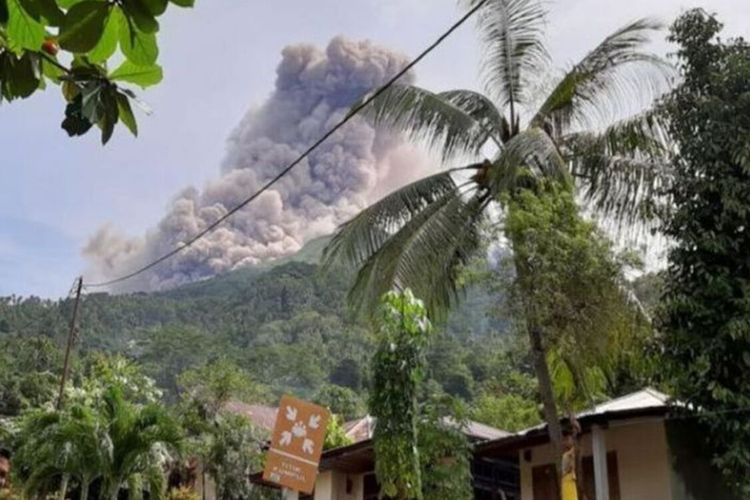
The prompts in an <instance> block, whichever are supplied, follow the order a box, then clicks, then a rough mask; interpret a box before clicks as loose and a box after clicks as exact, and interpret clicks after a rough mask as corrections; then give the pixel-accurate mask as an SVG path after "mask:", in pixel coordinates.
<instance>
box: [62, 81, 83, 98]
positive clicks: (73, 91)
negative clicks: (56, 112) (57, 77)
mask: <svg viewBox="0 0 750 500" xmlns="http://www.w3.org/2000/svg"><path fill="white" fill-rule="evenodd" d="M80 93H81V89H80V87H78V85H76V84H75V82H72V81H70V80H65V81H64V82H63V84H62V94H63V97H64V98H65V100H66V101H68V102H71V101H73V99H75V98H76V97H78V96H79V95H80Z"/></svg>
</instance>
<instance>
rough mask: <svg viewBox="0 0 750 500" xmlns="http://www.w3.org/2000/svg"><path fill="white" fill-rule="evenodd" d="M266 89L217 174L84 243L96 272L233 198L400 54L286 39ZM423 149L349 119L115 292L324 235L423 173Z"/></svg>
mask: <svg viewBox="0 0 750 500" xmlns="http://www.w3.org/2000/svg"><path fill="white" fill-rule="evenodd" d="M282 56H283V57H282V61H281V63H280V64H279V67H278V69H277V79H276V86H275V90H274V92H273V93H272V95H271V96H270V98H269V99H268V100H267V101H266V102H265V103H264V104H263V105H262V106H261V107H260V108H258V109H254V110H251V111H249V112H248V113H247V114H246V115H245V117H244V118H243V119H242V121H241V122H240V124H239V126H238V127H237V128H236V130H235V131H234V132H233V133H232V135H231V137H230V138H229V141H228V148H227V153H226V157H225V158H224V160H223V162H222V164H221V176H220V177H219V178H218V179H217V180H216V181H213V182H210V183H209V184H208V185H206V186H205V187H204V189H203V190H202V191H199V190H197V189H195V188H193V187H190V188H188V189H185V190H184V191H183V192H182V193H181V194H179V195H178V196H177V197H176V199H175V200H174V201H173V202H172V205H171V207H170V210H169V211H168V213H167V214H166V216H165V217H164V218H163V219H162V220H161V222H159V224H158V226H157V227H156V228H154V229H152V230H151V231H149V232H148V233H147V234H146V235H145V236H144V237H142V238H133V239H129V238H125V237H122V236H120V235H118V234H116V233H115V232H114V231H113V230H112V229H111V228H109V227H104V228H102V229H101V230H99V231H98V232H97V233H96V234H95V235H94V236H93V237H92V238H91V240H90V241H89V244H88V245H87V247H86V248H85V250H84V253H85V254H86V255H87V256H88V257H89V260H90V262H91V263H92V267H93V272H94V273H95V274H97V275H98V277H99V278H109V277H113V276H117V275H119V274H121V273H123V272H125V271H130V270H132V269H134V268H137V267H138V266H140V265H143V264H144V263H146V262H148V261H150V260H151V259H153V258H155V257H157V256H159V255H161V254H163V253H165V252H167V251H169V250H171V249H173V248H175V247H176V246H178V245H180V244H181V243H182V242H184V241H186V240H187V239H188V238H190V237H192V236H193V235H195V234H197V233H198V232H199V231H201V230H202V229H204V228H205V227H206V226H207V225H208V224H210V223H212V222H214V221H215V220H216V219H217V218H218V217H220V216H221V215H223V214H225V213H226V212H227V209H228V207H232V206H234V205H236V204H238V203H240V202H241V201H242V200H243V199H244V198H246V197H247V196H248V195H249V194H250V193H252V192H254V191H256V190H257V189H258V188H259V187H260V186H261V185H262V184H263V183H264V182H265V181H267V180H269V179H270V178H272V177H273V176H274V175H275V174H276V173H278V172H279V170H281V169H282V168H283V167H284V166H286V165H287V164H288V163H289V162H291V161H293V160H294V159H295V158H296V157H297V156H298V155H299V154H300V153H301V152H302V151H304V150H305V149H307V147H309V146H310V145H311V144H312V143H313V142H314V141H315V140H316V139H317V138H318V137H320V135H321V134H322V133H323V132H324V131H325V130H327V129H328V128H330V127H331V126H332V125H333V124H334V123H335V122H336V121H338V120H339V119H340V118H342V117H343V116H344V114H345V113H346V112H347V111H348V109H349V107H350V106H351V104H352V103H353V102H354V101H355V100H356V99H358V98H359V97H360V96H361V95H362V94H363V93H364V92H366V91H368V90H371V89H373V88H374V87H377V86H379V85H381V84H383V83H385V82H386V81H387V80H388V79H389V78H390V77H392V76H393V75H394V74H395V73H396V72H397V71H398V70H400V69H401V68H403V67H404V65H405V64H406V62H407V60H406V58H405V57H404V56H402V55H400V54H396V53H393V52H391V51H389V50H386V49H384V48H381V47H378V46H375V45H373V44H371V43H370V42H354V41H350V40H347V39H344V38H340V37H339V38H335V39H333V40H332V41H331V42H330V44H329V45H328V47H327V49H326V51H325V52H322V51H320V50H319V49H317V48H315V47H313V46H310V45H295V46H290V47H287V48H286V49H284V51H283V54H282ZM425 164H426V162H425V161H424V158H423V156H422V155H421V154H419V153H418V152H417V151H416V150H414V149H413V148H411V147H410V146H408V145H405V144H403V143H402V142H401V141H400V139H398V138H397V137H394V136H393V135H391V134H389V133H387V132H383V131H377V130H374V129H373V128H372V127H371V126H370V125H368V124H367V123H365V122H364V121H363V120H360V119H355V120H354V121H353V122H350V124H349V125H347V126H346V127H345V128H344V129H342V130H341V131H339V132H338V133H337V134H336V135H335V136H334V137H332V138H331V139H330V140H329V141H328V142H327V143H326V144H324V145H323V146H322V147H321V148H320V149H318V150H317V151H316V152H314V153H313V154H312V156H311V157H310V158H309V160H308V161H306V162H305V163H304V164H301V165H299V167H298V168H297V169H296V170H294V171H293V172H292V173H291V174H290V175H289V176H287V177H286V178H284V179H283V180H282V181H281V182H280V183H279V184H277V185H276V186H275V187H274V188H273V189H272V190H270V191H268V192H266V193H264V194H263V195H262V196H261V197H260V198H259V199H257V200H256V201H255V202H253V203H252V204H251V205H249V206H248V207H247V208H245V209H243V210H242V211H241V212H239V213H237V214H235V215H234V217H233V218H232V219H230V221H228V222H227V223H225V225H223V226H222V227H220V228H219V229H217V230H215V231H214V232H213V233H211V234H210V235H208V236H207V237H205V238H204V239H203V240H201V241H199V242H197V243H196V244H195V245H193V246H192V247H191V248H189V249H187V250H186V251H185V252H183V253H181V254H180V255H179V256H178V257H175V258H173V259H172V260H170V261H168V262H165V263H163V264H162V265H161V266H159V267H157V268H155V269H153V270H152V271H151V272H149V273H145V274H144V275H143V276H141V277H138V278H137V279H135V280H133V281H131V282H128V283H126V284H124V286H123V287H122V288H120V289H118V291H130V290H154V289H162V288H166V287H170V286H174V285H178V284H181V283H185V282H189V281H194V280H197V279H201V278H205V277H209V276H213V275H215V274H217V273H220V272H224V271H228V270H231V269H234V268H237V267H240V266H245V265H250V264H257V263H260V262H263V261H267V260H272V259H276V258H278V257H282V256H284V255H288V254H291V253H294V252H296V251H297V250H299V249H300V248H301V246H302V245H303V244H304V243H305V241H307V240H309V239H311V238H315V237H317V236H321V235H324V234H329V233H331V232H332V231H333V230H334V229H335V228H336V226H338V225H339V224H341V223H342V222H345V221H346V220H348V219H349V218H350V217H352V216H353V215H354V214H356V213H357V212H358V211H359V210H361V209H362V208H364V207H365V206H367V205H368V204H369V203H371V202H373V201H375V200H376V199H377V198H379V197H380V196H381V195H383V194H385V193H386V192H388V191H390V190H392V189H394V188H396V187H398V186H400V185H402V184H404V183H405V182H407V181H409V180H412V179H414V178H416V177H418V176H419V175H421V174H424V172H425V170H426V169H425Z"/></svg>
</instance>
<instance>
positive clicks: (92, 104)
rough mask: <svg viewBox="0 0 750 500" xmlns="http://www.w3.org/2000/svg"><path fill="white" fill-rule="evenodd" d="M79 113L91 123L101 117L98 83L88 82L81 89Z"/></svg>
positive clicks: (100, 97) (100, 90)
mask: <svg viewBox="0 0 750 500" xmlns="http://www.w3.org/2000/svg"><path fill="white" fill-rule="evenodd" d="M81 114H82V115H83V117H84V118H86V119H87V120H88V121H90V122H91V123H96V122H98V121H99V118H101V115H102V86H101V85H99V84H98V83H90V84H88V85H86V86H84V87H83V89H81Z"/></svg>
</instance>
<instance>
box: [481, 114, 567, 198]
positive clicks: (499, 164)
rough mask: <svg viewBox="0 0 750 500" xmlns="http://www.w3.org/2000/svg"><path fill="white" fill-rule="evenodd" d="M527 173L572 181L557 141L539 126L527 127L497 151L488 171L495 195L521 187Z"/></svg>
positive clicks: (561, 180) (536, 176) (560, 180)
mask: <svg viewBox="0 0 750 500" xmlns="http://www.w3.org/2000/svg"><path fill="white" fill-rule="evenodd" d="M524 174H526V175H531V176H532V177H533V178H542V177H545V178H553V179H556V180H557V181H559V182H563V183H568V182H569V178H568V172H567V165H566V163H565V161H564V159H563V157H562V155H561V152H560V150H559V149H558V147H557V144H556V143H555V142H554V141H553V140H552V139H551V138H550V136H549V135H547V133H546V132H545V131H543V130H541V129H539V128H528V129H526V130H524V131H522V132H520V133H518V134H517V135H515V136H514V137H513V138H512V139H511V140H510V141H508V143H507V144H506V145H505V149H504V150H503V151H501V152H500V153H499V154H498V156H497V158H496V159H495V161H494V162H493V168H492V169H491V170H490V172H489V175H490V180H489V185H490V189H491V192H492V195H493V197H495V198H497V197H498V196H500V195H502V194H503V193H508V192H510V191H512V190H514V189H515V188H516V187H519V185H520V184H522V183H523V175H524Z"/></svg>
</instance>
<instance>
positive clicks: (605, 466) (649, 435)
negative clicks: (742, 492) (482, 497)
mask: <svg viewBox="0 0 750 500" xmlns="http://www.w3.org/2000/svg"><path fill="white" fill-rule="evenodd" d="M673 409H674V408H673V407H671V406H670V405H669V398H668V396H666V395H665V394H662V393H660V392H658V391H656V390H654V389H649V388H647V389H644V390H641V391H638V392H635V393H632V394H629V395H627V396H623V397H621V398H617V399H613V400H611V401H607V402H605V403H603V404H600V405H597V406H595V407H594V408H592V409H590V410H588V411H585V412H582V413H580V414H578V415H577V419H578V421H579V423H580V424H581V427H582V436H581V439H580V454H581V456H582V457H583V459H582V469H583V474H582V476H583V477H581V478H579V481H582V482H583V488H584V491H585V496H586V497H587V498H588V499H590V500H704V499H705V500H708V499H710V500H731V499H732V498H733V497H732V495H731V494H730V493H729V492H728V490H727V489H726V487H725V486H724V485H723V483H722V480H721V478H720V477H718V476H717V475H716V474H715V472H714V471H713V469H712V468H711V467H710V465H709V461H708V460H707V459H706V458H705V457H706V453H704V452H701V450H700V449H699V445H698V443H699V439H697V436H696V435H695V426H694V422H692V421H691V420H690V419H680V418H673V416H672V413H673ZM474 453H475V458H477V457H478V458H481V459H487V460H497V459H507V460H517V463H518V469H519V476H520V477H519V486H520V487H519V490H518V491H515V492H509V493H510V494H511V495H515V496H510V495H508V496H507V498H518V499H519V500H557V499H558V498H559V497H558V493H557V470H556V466H555V465H554V464H555V457H554V456H553V453H552V448H551V446H550V443H549V438H548V436H547V429H546V426H537V427H534V428H532V429H528V430H526V431H522V432H519V433H517V434H514V435H512V436H507V437H504V438H500V439H496V440H493V441H488V442H485V443H482V444H480V445H478V446H477V447H476V448H475V451H474ZM486 498H493V497H486ZM494 498H503V497H502V495H500V496H496V497H494Z"/></svg>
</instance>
